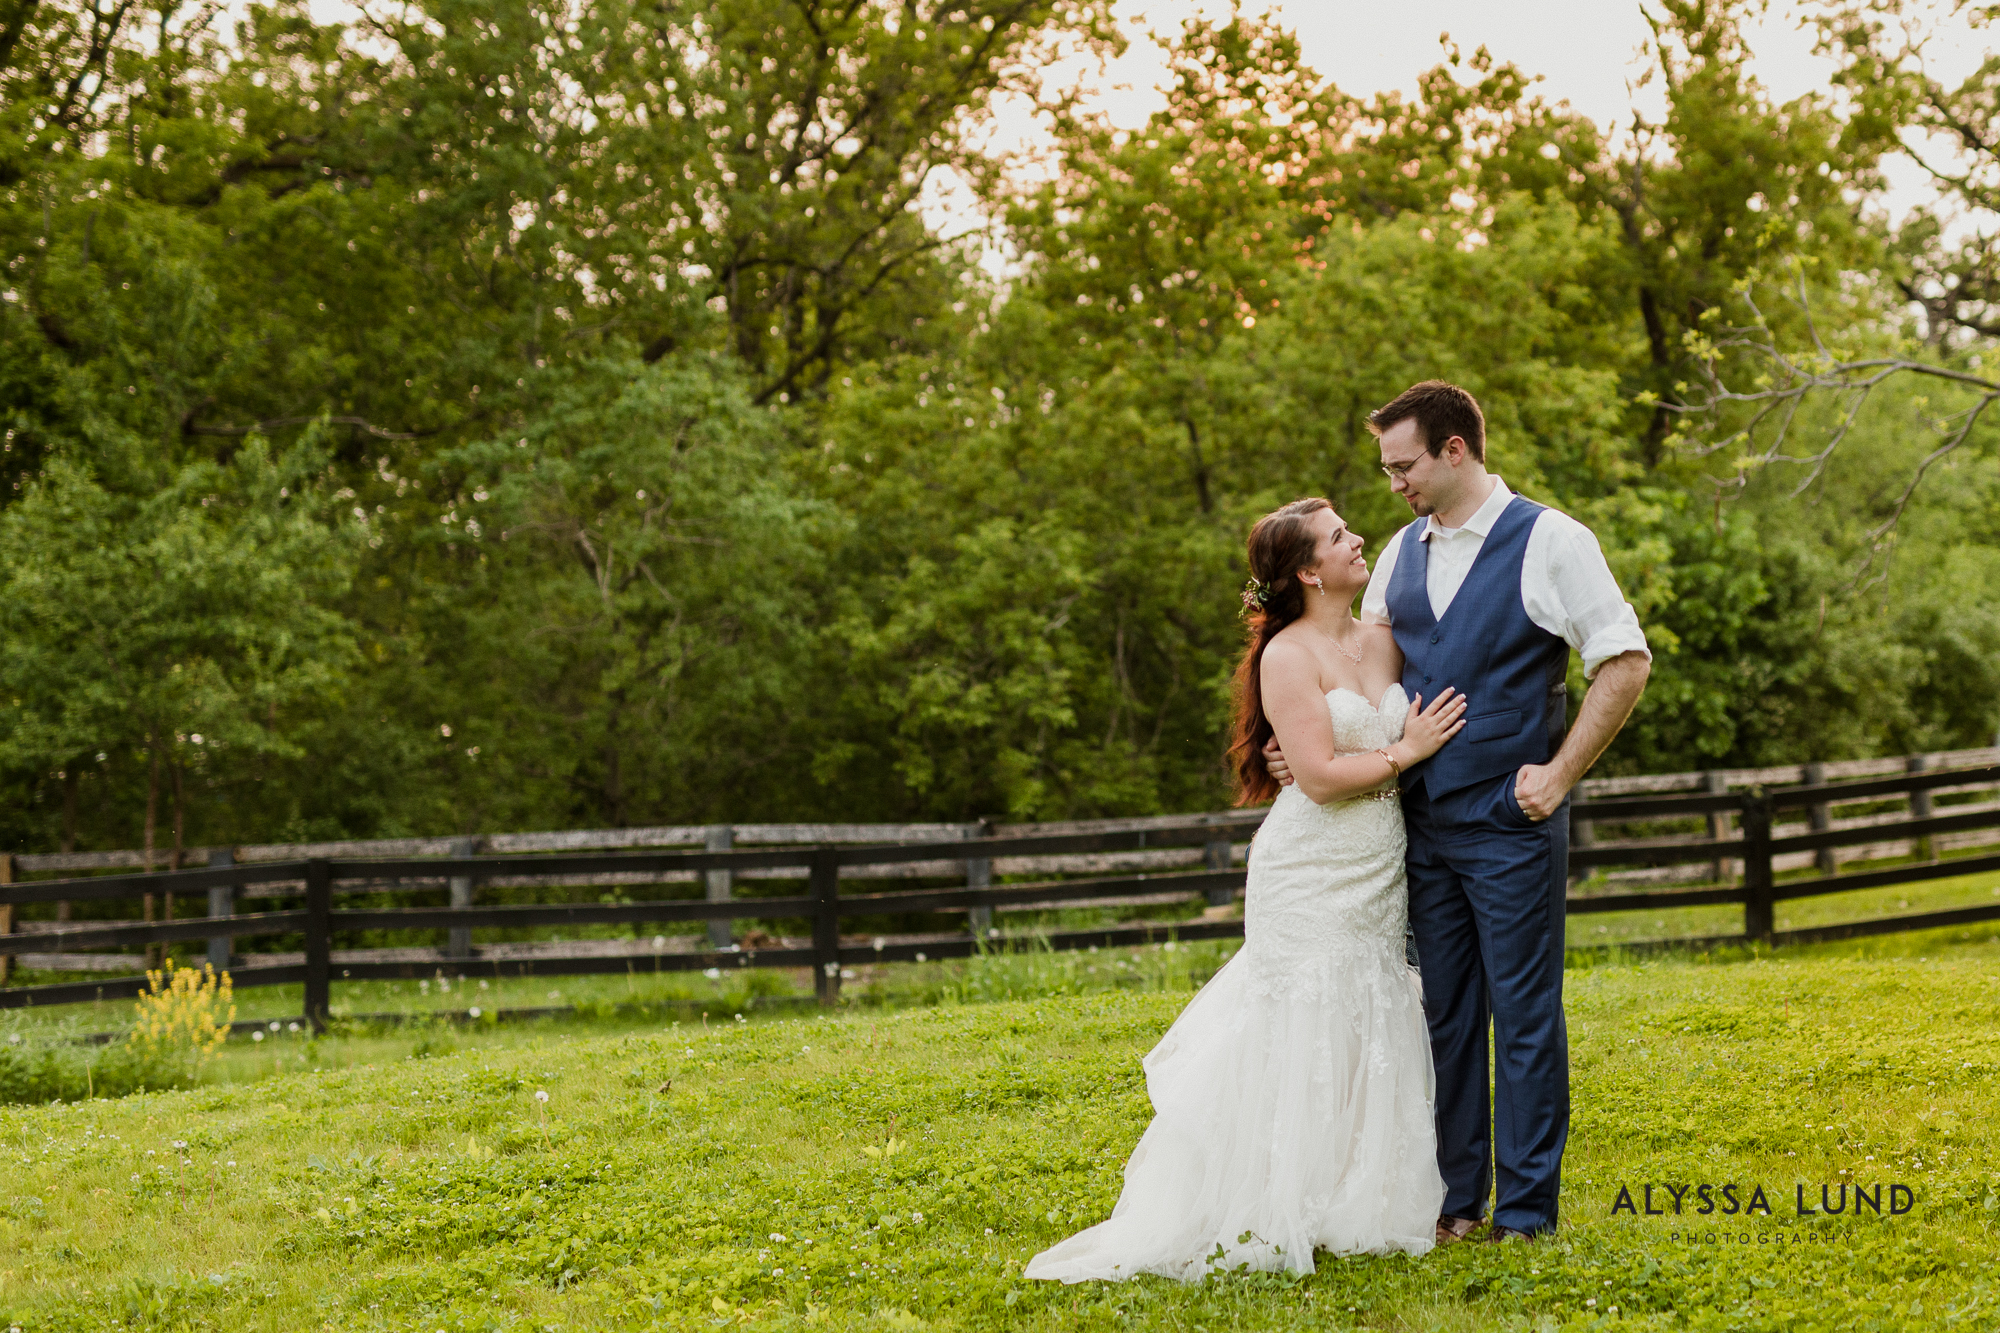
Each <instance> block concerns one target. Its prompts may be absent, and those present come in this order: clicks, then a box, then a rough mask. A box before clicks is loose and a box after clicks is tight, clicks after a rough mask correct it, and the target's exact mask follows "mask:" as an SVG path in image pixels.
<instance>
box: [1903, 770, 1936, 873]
mask: <svg viewBox="0 0 2000 1333" xmlns="http://www.w3.org/2000/svg"><path fill="white" fill-rule="evenodd" d="M1930 766H1931V757H1930V756H1929V755H1927V754H1913V755H1911V756H1910V757H1909V758H1908V759H1905V760H1904V761H1903V768H1904V771H1906V772H1910V773H1922V772H1924V771H1925V770H1927V769H1928V768H1930ZM1931 810H1932V805H1931V794H1930V792H1929V791H1913V792H1911V793H1910V818H1912V819H1929V818H1930V817H1931ZM1910 850H1911V851H1912V852H1913V853H1915V854H1916V856H1917V857H1918V859H1920V860H1924V861H1934V860H1936V859H1937V844H1936V843H1934V842H1932V841H1931V839H1930V837H1929V836H1928V835H1926V836H1924V837H1921V838H1918V839H1917V840H1916V844H1915V846H1913V847H1911V848H1910Z"/></svg>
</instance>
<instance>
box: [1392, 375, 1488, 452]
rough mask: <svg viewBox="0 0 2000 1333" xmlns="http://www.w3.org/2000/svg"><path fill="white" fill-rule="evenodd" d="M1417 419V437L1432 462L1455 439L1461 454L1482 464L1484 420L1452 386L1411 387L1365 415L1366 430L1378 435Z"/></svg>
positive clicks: (1470, 398)
mask: <svg viewBox="0 0 2000 1333" xmlns="http://www.w3.org/2000/svg"><path fill="white" fill-rule="evenodd" d="M1411 417H1415V418H1416V419H1417V435H1418V437H1419V438H1421V439H1422V440H1423V442H1424V448H1425V450H1427V451H1428V452H1429V453H1430V455H1431V456H1432V457H1433V458H1435V457H1436V456H1437V455H1439V454H1441V453H1443V452H1444V442H1445V441H1446V440H1449V439H1450V438H1451V437H1452V436H1454V435H1456V436H1458V437H1459V438H1461V439H1463V440H1464V441H1465V452H1467V453H1468V454H1471V455H1472V457H1473V459H1474V460H1475V461H1477V462H1481V463H1484V462H1485V461H1486V417H1485V416H1484V415H1483V414H1482V413H1481V412H1480V410H1479V403H1478V401H1477V400H1476V399H1474V398H1473V396H1472V395H1471V394H1469V393H1467V392H1466V391H1465V390H1463V389H1461V388H1459V387H1458V386H1457V385H1456V384H1447V383H1445V382H1444V381H1443V380H1425V381H1424V382H1423V383H1421V384H1412V385H1411V386H1410V387H1409V388H1407V389H1405V390H1403V391H1402V392H1401V393H1399V394H1397V395H1396V396H1395V397H1394V398H1392V399H1390V400H1389V401H1388V402H1386V403H1384V404H1383V405H1382V406H1380V407H1378V408H1376V409H1375V410H1374V411H1373V412H1370V413H1369V414H1368V429H1369V430H1371V431H1374V432H1375V433H1376V434H1377V435H1380V434H1381V433H1382V432H1383V431H1385V430H1387V429H1389V427H1391V426H1393V425H1395V424H1396V423H1397V422H1399V421H1406V420H1408V419H1409V418H1411Z"/></svg>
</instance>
